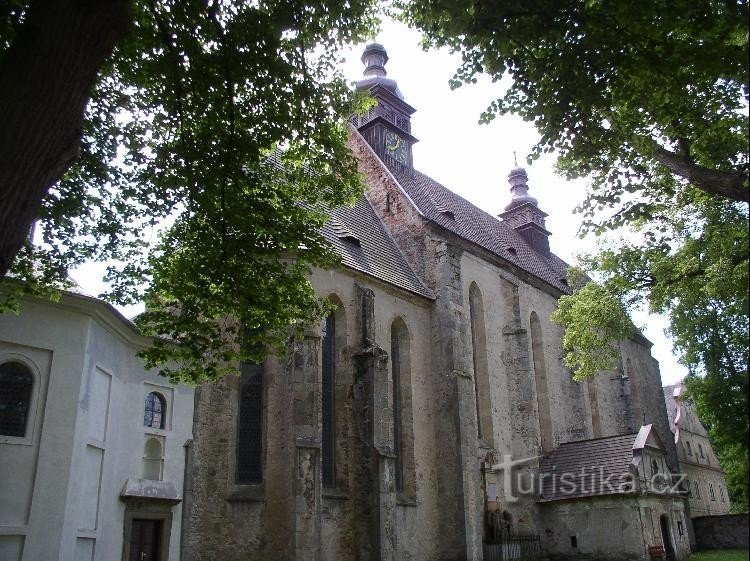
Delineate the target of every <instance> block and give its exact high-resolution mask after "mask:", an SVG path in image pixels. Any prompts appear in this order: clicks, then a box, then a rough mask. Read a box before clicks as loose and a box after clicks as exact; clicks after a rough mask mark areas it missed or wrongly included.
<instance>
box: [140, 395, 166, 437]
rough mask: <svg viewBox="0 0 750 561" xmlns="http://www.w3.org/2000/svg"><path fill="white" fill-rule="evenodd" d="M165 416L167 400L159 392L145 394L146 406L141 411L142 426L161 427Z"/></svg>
mask: <svg viewBox="0 0 750 561" xmlns="http://www.w3.org/2000/svg"><path fill="white" fill-rule="evenodd" d="M166 416H167V400H166V399H164V396H163V395H161V394H160V393H159V392H151V393H150V394H148V395H147V396H146V407H145V409H144V413H143V426H144V427H150V428H152V429H163V428H164V419H165V418H166Z"/></svg>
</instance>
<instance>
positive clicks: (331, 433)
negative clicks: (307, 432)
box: [321, 314, 336, 487]
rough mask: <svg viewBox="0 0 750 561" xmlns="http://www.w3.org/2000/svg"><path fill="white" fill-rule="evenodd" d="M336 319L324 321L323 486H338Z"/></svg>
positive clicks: (331, 317) (332, 317)
mask: <svg viewBox="0 0 750 561" xmlns="http://www.w3.org/2000/svg"><path fill="white" fill-rule="evenodd" d="M335 340H336V320H335V319H334V315H333V314H330V315H329V316H328V317H326V319H325V320H324V322H323V360H322V362H323V396H322V397H323V399H322V401H323V441H322V446H321V456H322V460H323V486H324V487H335V486H336V461H335V458H336V424H335V417H336V403H335V395H336V391H335V390H336V386H335V384H336V373H335V369H336V365H335V363H336V343H335Z"/></svg>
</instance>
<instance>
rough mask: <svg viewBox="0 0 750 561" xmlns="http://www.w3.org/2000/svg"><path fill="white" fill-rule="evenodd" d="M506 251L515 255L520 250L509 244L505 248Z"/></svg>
mask: <svg viewBox="0 0 750 561" xmlns="http://www.w3.org/2000/svg"><path fill="white" fill-rule="evenodd" d="M505 251H507V252H508V253H510V254H511V255H513V256H514V257H515V256H516V255H518V250H517V249H516V248H515V247H511V246H508V247H506V248H505Z"/></svg>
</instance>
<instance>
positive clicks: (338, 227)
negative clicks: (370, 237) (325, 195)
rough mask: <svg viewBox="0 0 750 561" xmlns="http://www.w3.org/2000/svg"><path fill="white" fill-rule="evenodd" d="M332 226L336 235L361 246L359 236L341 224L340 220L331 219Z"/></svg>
mask: <svg viewBox="0 0 750 561" xmlns="http://www.w3.org/2000/svg"><path fill="white" fill-rule="evenodd" d="M331 227H332V228H333V233H334V234H336V237H337V238H339V239H340V240H343V241H345V242H349V243H351V244H354V245H356V246H361V245H362V244H361V243H360V241H359V238H358V237H357V236H356V235H355V234H354V232H352V231H351V230H350V229H349V228H347V227H346V226H344V225H343V224H341V222H339V221H338V220H335V219H331Z"/></svg>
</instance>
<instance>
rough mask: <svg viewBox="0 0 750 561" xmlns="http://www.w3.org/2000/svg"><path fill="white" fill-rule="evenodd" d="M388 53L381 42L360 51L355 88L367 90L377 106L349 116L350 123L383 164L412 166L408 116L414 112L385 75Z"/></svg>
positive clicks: (412, 138)
mask: <svg viewBox="0 0 750 561" xmlns="http://www.w3.org/2000/svg"><path fill="white" fill-rule="evenodd" d="M387 62H388V53H387V52H386V50H385V48H384V47H383V45H380V44H378V43H370V44H369V45H367V47H365V50H364V52H363V53H362V63H363V64H364V65H365V72H364V78H363V79H362V80H360V81H359V82H357V85H356V88H357V91H367V92H369V94H370V95H371V96H372V97H373V98H375V100H376V101H377V105H376V106H374V107H372V108H370V111H369V112H368V113H367V114H365V115H352V116H351V117H350V118H349V122H350V123H352V124H353V125H354V126H355V127H357V130H358V131H359V132H360V134H361V135H362V136H363V137H364V139H365V140H366V141H367V143H368V144H369V145H370V146H372V148H373V150H375V153H376V154H377V155H378V156H379V157H380V159H381V160H383V161H384V162H385V163H386V164H389V165H393V166H396V167H401V168H403V169H404V170H406V171H410V170H412V169H413V166H414V161H413V157H412V145H413V144H414V143H415V142H417V139H416V138H414V137H413V136H412V134H411V116H412V114H413V113H414V112H415V111H416V109H414V108H413V107H412V106H411V105H409V104H408V103H406V102H405V101H404V96H403V94H402V93H401V91H400V90H399V89H398V85H397V84H396V81H395V80H392V79H390V78H387V77H386V75H387V72H386V70H385V65H386V63H387Z"/></svg>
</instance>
